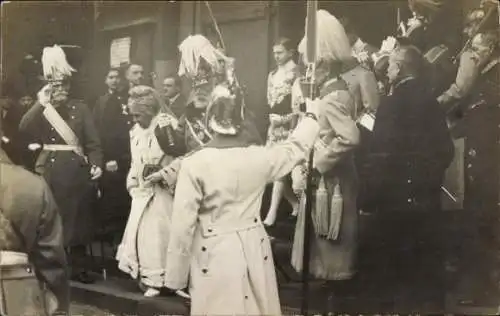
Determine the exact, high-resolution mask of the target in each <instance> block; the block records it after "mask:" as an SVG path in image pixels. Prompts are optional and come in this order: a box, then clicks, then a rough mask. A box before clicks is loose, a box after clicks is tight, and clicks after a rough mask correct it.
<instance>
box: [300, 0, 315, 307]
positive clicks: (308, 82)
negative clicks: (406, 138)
mask: <svg viewBox="0 0 500 316" xmlns="http://www.w3.org/2000/svg"><path fill="white" fill-rule="evenodd" d="M317 10H318V1H317V0H312V1H311V0H310V1H307V17H306V31H305V33H306V46H307V54H306V55H307V72H306V76H305V78H304V79H305V80H303V84H305V86H306V87H307V88H308V89H303V91H305V92H306V95H304V96H305V97H306V98H309V99H311V100H314V98H315V92H316V88H315V85H316V83H315V69H316V53H317V52H316V45H317V43H316V33H317V32H316V27H317V22H316V13H317ZM313 159H314V149H313V148H312V149H311V152H310V154H309V160H308V164H307V182H306V192H305V198H306V205H305V212H304V252H303V253H304V254H303V257H302V302H301V314H302V315H307V314H308V309H309V306H308V305H309V262H310V257H311V234H312V199H313V187H312V176H313Z"/></svg>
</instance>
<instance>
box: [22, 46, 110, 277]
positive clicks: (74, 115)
mask: <svg viewBox="0 0 500 316" xmlns="http://www.w3.org/2000/svg"><path fill="white" fill-rule="evenodd" d="M42 63H43V69H44V77H45V80H47V82H48V84H47V85H46V86H45V87H44V88H43V89H42V90H41V91H40V92H39V94H38V101H37V103H36V104H35V105H34V106H33V107H32V108H31V109H30V110H29V111H28V112H27V113H26V114H25V115H24V116H23V118H22V120H21V123H20V126H19V128H20V130H21V131H23V132H26V133H28V134H29V135H30V137H31V138H32V139H33V143H34V144H33V146H32V148H33V149H37V148H38V149H41V153H40V155H39V156H38V159H37V162H36V167H35V170H36V172H37V173H39V174H41V175H43V177H44V178H45V180H46V181H47V183H48V184H49V186H50V188H51V190H52V192H53V194H54V197H55V200H56V202H57V205H58V206H59V208H60V211H61V217H62V221H63V230H64V234H63V236H64V245H65V246H66V247H69V248H70V251H71V252H72V254H75V255H78V256H83V255H84V254H85V245H87V244H88V243H90V242H91V240H92V228H93V226H92V221H91V216H92V207H93V205H92V204H93V203H94V202H95V199H96V182H95V181H96V180H97V179H98V178H99V177H100V176H101V174H102V169H101V168H102V164H103V162H102V160H103V159H102V150H101V144H100V141H99V135H98V132H97V129H96V127H95V125H94V121H93V119H92V113H91V112H90V110H89V109H88V108H87V106H86V105H85V104H84V103H83V102H81V101H79V100H74V99H70V98H69V89H70V83H69V78H70V76H71V72H73V71H75V70H74V69H73V68H72V67H71V66H70V65H69V64H68V63H67V61H66V56H65V54H64V51H63V50H62V48H61V47H59V46H58V45H54V46H53V47H47V48H45V49H44V51H43V56H42ZM73 266H74V265H73ZM72 273H73V278H74V279H75V280H79V281H83V282H91V281H92V280H91V278H90V276H89V274H88V273H87V271H86V270H85V269H83V270H80V269H78V268H77V267H76V266H74V269H73V271H72Z"/></svg>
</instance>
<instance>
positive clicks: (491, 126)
mask: <svg viewBox="0 0 500 316" xmlns="http://www.w3.org/2000/svg"><path fill="white" fill-rule="evenodd" d="M499 64H500V56H499V54H498V53H497V54H495V55H493V56H491V55H488V56H481V55H479V54H477V53H476V52H474V51H473V50H472V49H469V50H467V51H465V52H464V54H463V55H462V56H461V59H460V66H459V70H458V73H457V77H456V81H455V83H454V84H453V85H452V86H451V87H450V88H449V89H448V90H447V91H446V92H445V93H444V94H443V96H442V100H441V101H442V102H446V101H448V102H449V103H448V104H450V103H452V102H456V105H457V106H456V107H454V108H453V109H452V110H451V111H450V114H449V116H450V120H451V121H452V122H453V125H452V133H453V135H454V137H455V138H456V139H462V140H463V141H464V145H463V146H464V147H463V151H462V155H463V156H461V157H456V160H457V161H458V162H459V163H463V165H460V166H457V170H460V168H463V169H462V170H463V171H462V175H463V178H462V179H457V178H451V179H450V180H455V182H457V180H458V181H459V182H461V183H460V186H461V187H463V189H464V197H463V208H464V210H465V212H466V215H465V216H466V218H465V222H466V224H465V231H464V235H463V237H464V238H465V244H466V245H467V246H465V247H464V248H465V252H464V253H462V255H463V257H462V260H461V264H462V268H463V269H464V270H462V271H463V273H465V274H468V275H470V273H472V275H474V277H473V278H474V279H475V280H476V281H478V282H480V283H483V284H489V285H487V286H488V287H489V288H490V289H491V288H492V286H493V282H496V281H493V280H491V278H490V276H488V275H487V273H491V272H492V271H494V270H495V269H497V266H498V259H497V258H496V256H498V249H499V248H498V247H499V246H500V242H499V240H500V234H499V233H498V228H499V216H498V205H499V204H498V203H499V194H498V192H499V188H500V168H499V163H498V161H499V160H500V152H499V151H498V150H497V149H495V148H496V145H498V143H499V141H500V132H499V126H500V101H499V100H500V88H499V86H500V84H499V79H498V73H499V71H500V66H499ZM452 104H453V103H452ZM450 176H455V177H456V173H455V174H453V173H450ZM492 241H493V243H492ZM478 262H480V263H481V264H480V265H478ZM485 273H486V274H485ZM496 290H497V292H495V293H498V289H496ZM495 295H497V294H495ZM493 300H494V301H493V302H492V303H493V304H498V302H497V301H498V300H497V299H493Z"/></svg>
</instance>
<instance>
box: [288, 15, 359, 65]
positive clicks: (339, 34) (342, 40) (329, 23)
mask: <svg viewBox="0 0 500 316" xmlns="http://www.w3.org/2000/svg"><path fill="white" fill-rule="evenodd" d="M316 23H317V28H316V29H317V35H316V42H317V50H316V52H317V57H318V60H327V61H344V60H349V59H350V58H352V56H351V45H350V43H349V39H348V37H347V34H346V32H345V30H344V27H343V26H342V24H341V23H340V21H339V20H337V18H336V17H335V16H333V15H332V14H330V13H329V12H328V11H326V10H318V12H317V20H316ZM306 25H307V24H306ZM306 43H307V42H306V37H305V36H304V38H303V39H302V40H301V41H300V43H299V48H298V51H299V53H300V54H302V55H303V56H304V58H305V59H306V60H307V59H308V57H307V47H306Z"/></svg>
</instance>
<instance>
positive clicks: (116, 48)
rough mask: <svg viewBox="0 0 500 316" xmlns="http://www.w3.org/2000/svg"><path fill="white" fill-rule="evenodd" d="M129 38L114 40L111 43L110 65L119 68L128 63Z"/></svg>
mask: <svg viewBox="0 0 500 316" xmlns="http://www.w3.org/2000/svg"><path fill="white" fill-rule="evenodd" d="M131 42H132V41H131V38H130V37H122V38H116V39H114V40H112V41H111V49H110V59H109V60H110V64H111V67H119V66H120V65H121V64H124V63H130V46H131Z"/></svg>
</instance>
